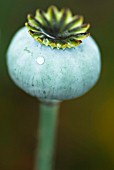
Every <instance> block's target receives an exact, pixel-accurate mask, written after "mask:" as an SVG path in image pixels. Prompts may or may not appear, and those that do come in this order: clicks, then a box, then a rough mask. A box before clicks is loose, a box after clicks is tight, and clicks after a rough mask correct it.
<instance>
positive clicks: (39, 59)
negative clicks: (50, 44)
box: [36, 57, 45, 65]
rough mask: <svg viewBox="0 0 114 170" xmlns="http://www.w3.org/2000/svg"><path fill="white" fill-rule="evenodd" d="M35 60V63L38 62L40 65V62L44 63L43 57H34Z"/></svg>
mask: <svg viewBox="0 0 114 170" xmlns="http://www.w3.org/2000/svg"><path fill="white" fill-rule="evenodd" d="M36 61H37V63H38V64H40V65H42V64H44V61H45V60H44V58H43V57H38V58H37V59H36Z"/></svg>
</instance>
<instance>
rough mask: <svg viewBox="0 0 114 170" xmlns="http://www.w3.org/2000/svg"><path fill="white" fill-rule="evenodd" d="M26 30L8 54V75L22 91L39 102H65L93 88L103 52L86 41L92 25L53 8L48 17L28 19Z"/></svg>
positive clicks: (48, 12)
mask: <svg viewBox="0 0 114 170" xmlns="http://www.w3.org/2000/svg"><path fill="white" fill-rule="evenodd" d="M26 27H27V28H26ZM26 27H24V28H22V29H21V30H19V31H18V32H17V33H16V35H15V36H14V38H13V40H12V42H11V44H10V46H9V49H8V52H7V64H8V70H9V74H10V76H11V78H12V79H13V80H14V82H15V83H16V84H17V85H18V86H19V87H20V88H21V89H23V90H24V91H25V92H27V93H29V94H30V95H32V96H35V97H37V98H39V99H40V100H66V99H71V98H77V97H79V96H81V95H83V94H85V93H86V92H87V91H89V90H90V89H91V88H92V87H93V86H94V84H95V83H96V81H97V80H98V78H99V75H100V69H101V61H100V52H99V48H98V46H97V44H96V42H95V41H94V40H93V38H92V37H91V36H89V37H87V36H88V35H89V33H88V32H87V30H88V28H89V24H83V17H81V16H72V13H71V11H70V10H68V9H67V10H66V9H62V10H60V11H59V10H58V9H57V8H56V7H54V6H51V7H50V8H49V9H48V11H47V13H45V12H43V11H41V10H37V12H36V16H35V17H32V16H31V15H29V16H28V22H27V23H26ZM28 31H29V33H30V34H29V33H28ZM86 37H87V38H86ZM83 39H84V40H83ZM82 40H83V42H82ZM81 42H82V43H81Z"/></svg>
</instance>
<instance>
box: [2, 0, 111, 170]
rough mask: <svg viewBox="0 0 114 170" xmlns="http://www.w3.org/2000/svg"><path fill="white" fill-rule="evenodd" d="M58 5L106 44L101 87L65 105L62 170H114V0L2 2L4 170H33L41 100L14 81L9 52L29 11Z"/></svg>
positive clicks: (57, 163)
mask: <svg viewBox="0 0 114 170" xmlns="http://www.w3.org/2000/svg"><path fill="white" fill-rule="evenodd" d="M51 4H54V5H57V6H58V7H60V8H61V7H63V6H65V7H69V8H71V9H72V11H73V12H74V13H77V14H83V15H84V16H85V20H86V22H90V23H91V35H93V37H94V38H95V40H96V41H97V43H98V44H99V46H100V49H101V54H102V72H101V77H100V80H99V82H98V83H97V85H96V86H95V87H94V88H93V89H92V90H91V91H90V92H89V93H87V94H86V95H84V96H83V97H80V98H78V99H74V100H70V101H65V102H63V103H62V105H61V109H60V114H59V124H58V134H57V135H58V136H57V146H56V161H55V169H56V170H74V169H76V170H114V47H113V44H114V0H108V1H107V0H86V1H85V0H69V1H68V0H0V170H32V169H33V164H34V151H35V147H36V131H37V124H38V115H39V114H38V108H39V103H38V101H37V100H36V99H35V98H33V97H30V96H29V95H27V94H25V93H24V92H23V91H21V90H20V89H19V88H18V87H16V86H15V85H14V83H13V82H12V81H11V79H10V77H9V75H8V72H7V66H6V51H7V47H8V45H9V43H10V40H11V38H12V36H13V35H14V33H15V32H16V31H17V30H18V29H19V28H20V27H22V26H23V25H24V22H25V21H26V16H27V14H28V13H34V11H35V9H36V8H42V9H46V8H47V7H48V6H49V5H51Z"/></svg>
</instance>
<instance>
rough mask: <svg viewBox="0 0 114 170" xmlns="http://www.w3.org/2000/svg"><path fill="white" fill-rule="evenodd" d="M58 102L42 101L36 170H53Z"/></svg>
mask: <svg viewBox="0 0 114 170" xmlns="http://www.w3.org/2000/svg"><path fill="white" fill-rule="evenodd" d="M58 109H59V104H58V103H43V102H42V103H41V104H40V118H39V119H40V120H39V131H38V136H39V138H38V139H39V142H38V143H39V145H38V148H37V149H36V160H35V170H52V169H53V161H54V160H53V157H54V147H55V137H56V127H57V116H58Z"/></svg>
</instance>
